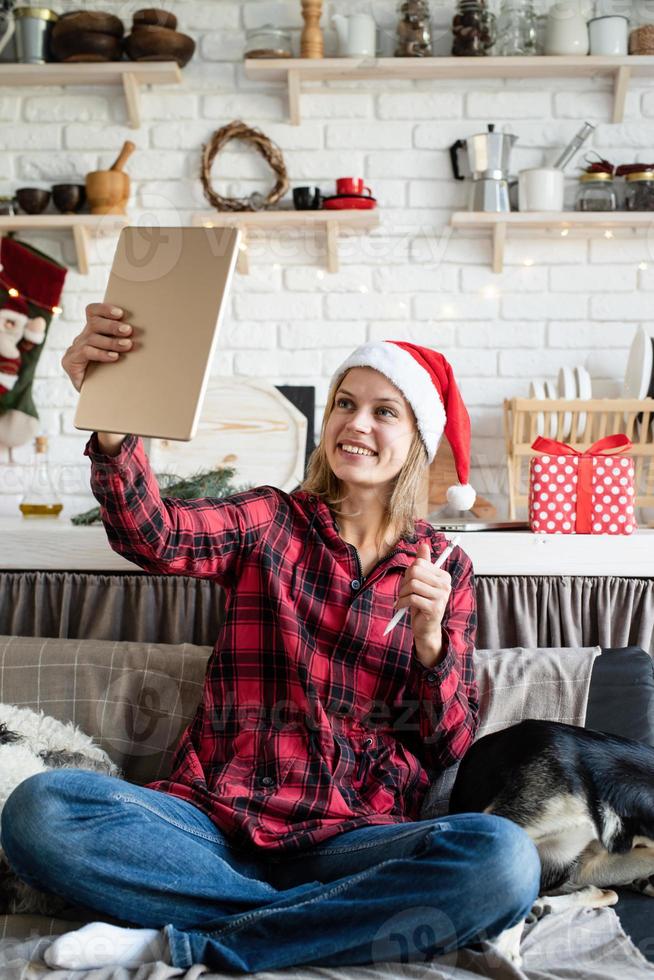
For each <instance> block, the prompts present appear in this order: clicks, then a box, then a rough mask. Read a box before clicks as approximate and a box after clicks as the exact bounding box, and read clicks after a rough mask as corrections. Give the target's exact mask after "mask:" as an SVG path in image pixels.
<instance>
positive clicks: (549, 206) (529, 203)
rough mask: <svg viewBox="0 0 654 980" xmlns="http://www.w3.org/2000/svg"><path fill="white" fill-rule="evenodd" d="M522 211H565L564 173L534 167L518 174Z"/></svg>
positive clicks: (519, 202) (519, 206)
mask: <svg viewBox="0 0 654 980" xmlns="http://www.w3.org/2000/svg"><path fill="white" fill-rule="evenodd" d="M518 208H519V210H520V211H563V171H562V170H557V169H556V168H555V167H533V168H531V169H529V170H521V171H520V173H519V174H518Z"/></svg>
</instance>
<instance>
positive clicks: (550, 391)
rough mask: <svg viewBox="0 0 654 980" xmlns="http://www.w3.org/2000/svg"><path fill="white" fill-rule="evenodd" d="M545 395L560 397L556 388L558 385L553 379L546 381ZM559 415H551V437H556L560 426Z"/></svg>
mask: <svg viewBox="0 0 654 980" xmlns="http://www.w3.org/2000/svg"><path fill="white" fill-rule="evenodd" d="M545 395H546V397H547V398H558V392H557V390H556V385H555V384H554V382H553V381H546V382H545ZM558 424H559V422H558V417H557V415H556V414H554V413H553V414H552V415H550V439H556V430H557V428H558Z"/></svg>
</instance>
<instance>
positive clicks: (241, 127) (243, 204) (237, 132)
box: [200, 119, 288, 211]
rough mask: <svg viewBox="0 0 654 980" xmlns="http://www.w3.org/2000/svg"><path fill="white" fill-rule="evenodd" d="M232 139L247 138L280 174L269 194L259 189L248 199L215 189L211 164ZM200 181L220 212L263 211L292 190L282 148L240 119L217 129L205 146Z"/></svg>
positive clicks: (273, 169) (210, 200)
mask: <svg viewBox="0 0 654 980" xmlns="http://www.w3.org/2000/svg"><path fill="white" fill-rule="evenodd" d="M230 140H243V142H244V143H249V144H250V146H253V147H254V148H255V150H257V152H259V153H260V154H261V156H262V157H263V158H264V160H266V161H267V162H268V164H269V165H270V168H271V170H272V171H273V172H274V173H275V174H276V175H277V182H276V184H275V186H274V187H273V189H272V190H271V191H270V193H269V194H268V195H267V196H266V197H264V196H263V194H259V193H257V192H256V191H255V193H253V194H250V196H249V197H247V198H238V197H221V196H220V194H216V192H215V191H214V190H213V188H212V186H211V165H212V164H213V161H214V159H215V158H216V155H217V154H218V153H219V152H220V150H222V148H223V147H224V146H225V145H226V144H227V143H229V142H230ZM200 180H201V181H202V187H203V190H204V196H205V197H206V199H207V200H208V201H209V203H210V204H212V205H213V206H214V208H216V210H217V211H262V210H264V209H265V208H269V207H272V205H273V204H276V203H277V201H279V199H280V197H282V195H283V194H285V193H286V191H287V190H288V175H287V173H286V166H285V164H284V157H283V156H282V151H281V150H280V149H279V147H278V146H276V144H275V143H273V142H272V141H271V140H269V139H268V137H267V136H266V135H265V134H264V133H262V132H261V130H260V129H253V128H251V127H250V126H246V125H245V123H244V122H241V121H240V120H239V119H236V120H234V122H231V123H228V125H227V126H223V127H222V129H218V130H216V132H215V133H214V134H213V136H212V137H211V139H210V140H209V142H208V143H205V144H204V146H203V147H202V166H201V171H200Z"/></svg>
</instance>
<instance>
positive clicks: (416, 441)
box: [300, 371, 429, 550]
mask: <svg viewBox="0 0 654 980" xmlns="http://www.w3.org/2000/svg"><path fill="white" fill-rule="evenodd" d="M347 373H348V372H347V371H345V372H344V373H343V374H341V375H340V377H338V378H336V380H335V381H334V383H333V385H332V386H331V388H330V389H329V394H328V396H327V404H326V405H325V412H324V415H323V418H322V425H321V428H320V441H319V443H318V445H317V446H316V448H315V449H314V451H313V452H312V454H311V456H310V458H309V464H308V467H307V474H306V477H305V478H304V481H303V482H302V484H301V485H300V490H305V491H307V493H312V494H315V496H316V497H320V498H321V499H322V500H324V502H325V503H326V504H327V505H328V506H329V507H330V508H331V510H332V511H333V512H334V514H335V515H336V516H337V517H338V516H340V515H342V513H343V512H342V511H341V509H340V506H341V504H342V503H344V501H345V500H346V497H344V496H343V493H342V490H341V486H340V483H339V480H338V479H337V477H336V476H335V475H334V471H333V470H332V468H331V466H330V465H329V461H328V459H327V453H326V452H325V429H326V427H327V420H328V419H329V417H330V415H331V413H332V410H333V408H334V403H335V401H336V392H337V391H338V389H339V387H340V385H341V383H342V381H343V379H344V378H345V376H346V374H347ZM414 424H415V417H414ZM428 465H429V463H428V460H427V450H426V448H425V444H424V443H423V441H422V439H421V437H420V433H419V431H418V426H417V424H416V425H415V431H414V434H413V439H412V441H411V445H410V447H409V452H408V454H407V458H406V460H405V461H404V464H403V466H402V469H401V470H400V472H399V473H398V474H397V476H396V477H395V481H394V483H393V489H392V491H391V494H390V497H389V498H388V501H387V502H386V510H385V515H384V520H383V521H382V526H381V528H380V529H379V534H378V537H377V547H378V548H379V549H380V550H381V549H382V548H383V546H384V543H385V540H386V535H387V534H388V532H389V531H391V530H392V533H393V537H394V541H393V543H395V541H396V540H398V539H399V538H402V537H406V536H409V537H410V536H411V535H412V534H414V532H415V519H416V516H415V515H416V510H417V506H418V498H419V496H420V493H421V491H422V488H423V481H424V477H425V470H426V469H427V467H428Z"/></svg>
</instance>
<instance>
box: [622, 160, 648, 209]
mask: <svg viewBox="0 0 654 980" xmlns="http://www.w3.org/2000/svg"><path fill="white" fill-rule="evenodd" d="M624 180H625V192H624V206H625V210H626V211H654V170H635V171H633V173H630V174H625V178H624Z"/></svg>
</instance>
